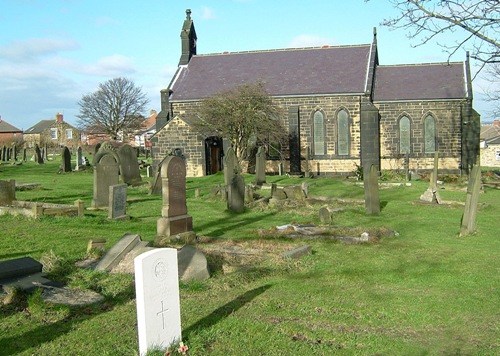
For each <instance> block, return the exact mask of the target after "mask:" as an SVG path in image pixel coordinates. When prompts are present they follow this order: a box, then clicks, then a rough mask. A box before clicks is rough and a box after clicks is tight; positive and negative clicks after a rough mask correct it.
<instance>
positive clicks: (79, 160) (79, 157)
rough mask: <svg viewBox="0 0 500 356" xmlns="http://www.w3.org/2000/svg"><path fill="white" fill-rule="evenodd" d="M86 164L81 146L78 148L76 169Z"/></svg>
mask: <svg viewBox="0 0 500 356" xmlns="http://www.w3.org/2000/svg"><path fill="white" fill-rule="evenodd" d="M83 166H84V163H83V150H82V148H81V147H80V146H78V148H77V149H76V163H75V171H79V170H80V169H82V168H83Z"/></svg>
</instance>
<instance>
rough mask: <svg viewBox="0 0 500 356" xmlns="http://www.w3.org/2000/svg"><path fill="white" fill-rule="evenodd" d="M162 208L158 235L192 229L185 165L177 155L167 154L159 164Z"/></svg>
mask: <svg viewBox="0 0 500 356" xmlns="http://www.w3.org/2000/svg"><path fill="white" fill-rule="evenodd" d="M161 180H162V195H163V208H162V210H161V215H162V216H161V218H159V219H158V221H157V229H156V231H157V235H158V236H172V235H176V234H180V233H184V232H189V231H192V230H193V219H192V218H191V216H189V215H188V214H187V205H186V165H185V163H184V160H183V159H182V158H180V157H178V156H169V157H168V158H167V159H166V160H165V161H164V162H163V164H162V166H161Z"/></svg>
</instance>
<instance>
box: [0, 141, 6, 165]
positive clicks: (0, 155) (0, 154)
mask: <svg viewBox="0 0 500 356" xmlns="http://www.w3.org/2000/svg"><path fill="white" fill-rule="evenodd" d="M0 159H1V160H2V161H4V162H5V161H6V160H7V147H6V146H5V145H4V146H2V151H0Z"/></svg>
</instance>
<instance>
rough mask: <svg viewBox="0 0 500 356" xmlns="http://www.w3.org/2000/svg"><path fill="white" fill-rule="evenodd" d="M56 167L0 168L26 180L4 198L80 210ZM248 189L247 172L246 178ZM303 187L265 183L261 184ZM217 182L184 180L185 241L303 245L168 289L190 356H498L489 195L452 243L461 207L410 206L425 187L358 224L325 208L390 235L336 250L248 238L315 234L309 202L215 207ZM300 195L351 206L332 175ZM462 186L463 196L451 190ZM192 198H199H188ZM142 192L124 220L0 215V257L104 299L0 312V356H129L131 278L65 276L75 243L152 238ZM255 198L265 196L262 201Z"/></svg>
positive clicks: (88, 181) (394, 197)
mask: <svg viewBox="0 0 500 356" xmlns="http://www.w3.org/2000/svg"><path fill="white" fill-rule="evenodd" d="M58 166H59V162H49V163H47V164H44V165H36V164H34V163H32V162H27V163H24V164H23V165H20V166H10V165H2V166H0V179H4V180H5V179H16V181H19V182H25V183H40V184H42V187H41V188H39V189H36V190H31V191H20V192H17V199H18V200H31V201H41V202H51V203H65V204H72V203H73V202H74V201H75V200H76V199H82V200H83V201H84V202H85V205H86V206H87V207H88V206H90V202H91V200H92V191H93V175H92V173H91V172H90V171H81V172H73V173H68V174H57V171H58ZM246 179H247V180H248V181H251V180H252V179H253V177H252V176H246ZM303 181H304V180H301V179H296V178H287V177H279V176H274V177H268V182H277V183H278V184H283V185H285V184H299V183H302V182H303ZM222 182H223V175H222V174H217V175H213V176H209V177H202V178H188V181H187V196H188V201H187V205H188V211H189V214H190V215H191V216H192V217H193V224H194V230H195V232H196V233H197V235H199V236H208V237H219V238H225V239H234V240H252V241H255V243H259V239H265V240H266V242H270V241H271V242H273V243H275V244H282V243H294V244H296V245H297V246H300V245H304V244H308V245H312V247H313V254H312V255H310V256H307V257H304V258H302V259H301V260H293V261H281V260H278V259H269V260H267V261H265V262H263V263H259V264H258V265H256V266H255V268H254V269H251V270H247V271H245V272H236V273H231V274H223V273H222V272H220V271H217V272H216V273H214V275H213V277H212V278H210V279H209V280H208V281H206V282H203V283H200V282H197V283H190V284H182V285H181V291H180V293H181V295H180V298H181V318H182V329H183V332H182V335H183V341H184V342H185V343H186V344H187V345H188V346H189V354H190V355H264V354H266V355H294V354H295V355H332V354H339V355H345V354H347V355H375V354H378V355H498V354H500V338H499V335H500V330H499V325H500V323H499V320H500V307H499V306H500V296H499V287H500V283H499V276H500V270H499V266H500V263H499V257H498V251H500V239H499V235H498V232H499V231H500V222H499V217H500V216H499V212H500V191H499V190H494V189H490V188H485V191H484V193H482V194H481V196H480V200H479V201H480V209H479V212H478V216H477V232H476V233H475V234H473V235H470V236H468V237H458V233H459V231H460V219H461V216H462V212H463V207H462V206H461V205H458V204H454V205H450V206H448V205H440V206H432V205H425V204H420V203H419V199H418V198H419V196H420V194H422V193H423V192H424V191H425V189H426V188H427V183H425V182H412V185H411V186H405V187H392V188H387V189H382V190H380V199H381V203H382V207H383V208H382V212H381V214H380V215H379V216H367V215H366V214H365V213H364V207H363V205H362V204H356V203H353V202H352V201H351V200H349V201H348V202H344V203H342V202H341V201H340V200H338V201H336V202H332V203H331V204H334V205H335V206H338V207H342V208H343V209H344V210H343V211H341V212H338V213H336V214H335V216H334V222H333V223H332V225H334V226H339V227H348V228H355V227H360V228H362V229H372V228H388V229H391V230H394V231H396V232H397V233H398V234H397V236H395V237H387V238H383V239H381V240H380V241H379V242H378V243H370V244H358V245H352V244H344V243H339V242H334V241H322V240H305V239H304V240H293V241H292V240H287V239H284V238H276V237H273V236H271V234H270V235H269V236H266V235H265V234H264V235H263V236H262V233H261V234H259V233H258V231H260V230H264V231H268V230H269V231H270V229H272V228H273V227H275V226H277V225H284V224H289V223H313V224H320V221H319V217H318V210H319V208H320V207H321V204H309V205H297V206H292V207H290V208H289V209H279V208H268V207H266V206H257V207H254V208H251V209H247V210H246V211H245V212H244V213H242V214H234V213H230V212H228V211H226V206H225V203H224V202H222V201H221V200H219V199H216V198H212V197H210V196H209V193H210V191H211V189H212V187H214V186H215V185H216V184H219V183H222ZM307 182H308V183H309V184H310V189H309V190H310V194H311V195H315V196H328V197H332V198H338V199H363V197H364V192H363V188H362V187H361V186H359V185H354V184H352V183H353V182H352V181H348V180H346V179H333V178H315V179H308V180H307ZM462 187H463V186H462ZM196 188H198V189H200V191H201V196H200V197H197V198H195V194H194V191H195V189H196ZM443 188H444V189H442V190H440V194H441V196H442V198H443V199H444V200H445V201H458V202H464V201H465V191H464V190H459V189H457V188H459V186H457V185H453V184H446V185H444V186H443ZM147 191H148V189H147V187H145V186H143V187H129V188H128V198H129V202H128V206H127V213H128V214H129V215H130V216H131V217H132V219H131V220H129V221H113V222H110V221H108V220H107V213H106V212H104V211H86V213H85V216H84V217H81V218H42V219H39V220H36V221H35V220H30V219H26V218H21V217H10V216H0V224H1V225H0V226H1V227H2V228H1V231H0V260H6V259H12V258H17V257H22V256H31V257H33V258H35V259H37V260H40V259H44V258H45V259H47V258H51V261H52V262H53V264H54V265H55V268H53V270H52V275H51V276H52V277H53V278H55V279H58V280H60V281H64V282H66V283H68V284H69V285H71V286H74V287H80V288H89V289H92V290H95V291H97V292H99V293H101V294H102V295H104V296H105V301H104V302H103V303H102V304H100V305H96V306H90V307H80V308H70V307H67V306H57V305H51V304H46V303H44V302H43V301H42V300H41V298H40V295H39V294H37V293H35V294H34V295H31V296H29V297H27V298H23V297H22V296H21V297H20V298H19V299H17V300H16V301H15V302H14V303H11V304H8V305H3V306H1V311H0V318H1V319H0V320H1V322H0V355H12V354H19V355H33V354H36V355H56V354H64V355H66V354H68V355H69V354H71V355H135V354H137V350H138V346H137V329H136V315H135V295H134V293H135V292H134V284H133V276H131V275H126V274H113V275H109V274H105V273H98V272H92V271H88V270H82V269H77V268H76V267H74V262H75V261H77V260H80V259H82V258H84V257H85V254H86V246H87V242H88V240H89V239H92V238H105V239H106V240H107V245H108V247H111V246H112V245H113V244H114V243H115V242H116V241H117V240H118V239H119V238H121V237H122V236H123V235H124V234H125V233H137V234H139V235H141V237H142V239H143V240H149V241H153V240H154V239H155V235H156V220H157V219H158V217H160V215H161V205H162V202H161V197H160V196H150V195H148V194H147ZM267 194H268V192H267Z"/></svg>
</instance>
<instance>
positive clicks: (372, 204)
mask: <svg viewBox="0 0 500 356" xmlns="http://www.w3.org/2000/svg"><path fill="white" fill-rule="evenodd" d="M363 182H364V187H365V209H366V213H367V214H379V213H380V197H379V191H378V172H377V168H376V167H375V165H374V164H372V165H370V167H369V168H368V167H366V166H365V167H364V172H363Z"/></svg>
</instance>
